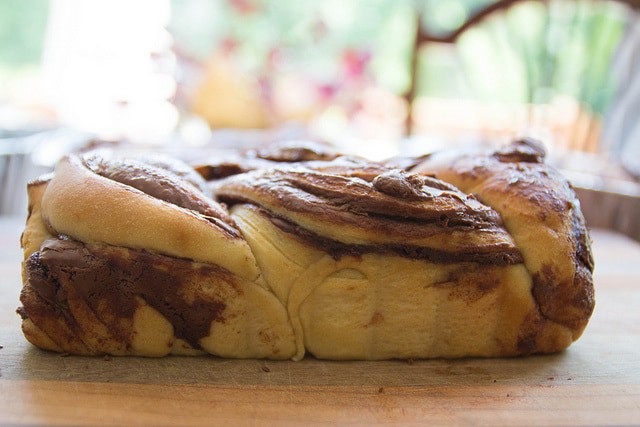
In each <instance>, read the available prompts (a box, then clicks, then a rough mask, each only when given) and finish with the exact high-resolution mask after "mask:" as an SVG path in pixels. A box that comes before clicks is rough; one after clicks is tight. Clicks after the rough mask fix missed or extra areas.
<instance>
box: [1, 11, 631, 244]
mask: <svg viewBox="0 0 640 427" xmlns="http://www.w3.org/2000/svg"><path fill="white" fill-rule="evenodd" d="M518 135H529V136H534V137H537V138H540V139H541V140H542V141H543V142H544V144H545V145H546V147H547V150H548V152H549V154H550V158H551V161H552V162H554V163H555V164H556V165H557V166H558V167H560V168H562V169H563V170H564V171H565V172H566V174H567V176H568V177H569V178H570V179H571V180H572V182H573V183H574V185H575V186H576V187H578V191H579V194H580V197H581V200H582V202H583V205H584V208H585V211H586V212H587V213H588V215H587V217H588V221H589V223H590V225H592V226H606V227H610V228H617V229H621V230H624V231H625V232H627V233H628V234H630V235H633V236H636V238H640V219H639V217H640V214H639V213H640V208H638V200H639V198H640V190H639V187H638V179H639V178H640V0H627V1H596V0H547V1H532V0H522V1H518V0H497V1H496V0H493V1H491V0H350V1H342V0H325V1H318V0H300V1H295V2H294V1H289V0H130V1H125V0H84V1H83V0H0V159H1V160H0V191H1V192H2V193H1V196H0V213H18V214H19V213H22V212H24V209H25V207H24V206H25V203H26V201H25V200H24V197H25V195H24V193H25V191H24V183H25V182H26V181H28V180H29V179H32V178H33V177H34V176H36V175H37V174H39V173H41V172H45V171H48V170H50V168H51V167H52V165H53V164H55V162H56V161H57V160H58V159H59V158H60V156H62V155H63V154H64V153H66V152H69V151H73V150H77V149H81V148H82V147H85V146H87V144H95V143H96V142H95V141H96V138H98V139H99V140H100V141H104V140H113V141H126V143H127V144H130V145H133V146H136V147H140V148H141V149H143V148H144V149H148V148H152V149H156V150H164V151H168V152H170V153H172V154H176V155H179V156H180V157H182V158H184V159H185V160H192V159H194V158H198V157H199V156H202V153H203V152H206V153H207V154H211V153H212V152H216V150H224V149H229V148H237V147H243V146H251V145H255V144H265V143H268V142H269V141H273V140H277V139H289V138H312V139H318V140H322V141H328V142H331V143H334V144H336V145H338V146H339V147H341V148H342V149H344V150H345V151H349V152H354V153H358V154H364V155H365V156H368V157H371V158H373V159H381V158H385V157H390V156H393V155H397V154H404V155H415V154H422V153H424V152H428V151H432V150H435V149H438V148H442V147H448V146H453V145H459V144H470V143H473V144H500V143H504V142H506V141H508V140H509V139H510V138H513V137H514V136H518ZM591 206H593V208H592V207H591Z"/></svg>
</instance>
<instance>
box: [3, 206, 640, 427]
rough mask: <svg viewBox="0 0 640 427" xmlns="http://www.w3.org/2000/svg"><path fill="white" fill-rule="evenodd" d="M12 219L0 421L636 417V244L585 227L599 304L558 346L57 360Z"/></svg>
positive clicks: (639, 356)
mask: <svg viewBox="0 0 640 427" xmlns="http://www.w3.org/2000/svg"><path fill="white" fill-rule="evenodd" d="M20 229H21V223H20V222H19V221H18V220H15V219H13V220H7V219H2V220H0V344H1V345H2V346H3V348H2V349H0V396H1V398H0V423H1V424H5V423H6V424H31V425H34V424H37V425H42V424H48V425H55V424H58V425H59V424H64V425H133V424H144V425H154V426H155V425H212V424H223V425H233V426H241V425H262V424H264V425H274V426H286V425H298V424H304V425H372V424H384V425H389V424H399V425H418V424H426V425H438V424H464V425H467V424H482V425H531V424H535V425H558V424H561V425H570V424H572V425H573V424H575V425H584V424H598V425H604V424H616V425H622V424H636V425H637V424H640V245H639V244H638V243H636V242H634V241H632V240H629V239H628V238H626V237H624V236H621V235H618V234H613V233H608V232H603V231H597V232H594V233H593V235H592V236H593V239H594V250H595V252H596V264H597V267H596V270H597V271H596V287H597V307H596V311H595V313H594V315H593V318H592V320H591V323H590V324H589V326H588V327H587V330H586V332H585V333H584V335H583V336H582V338H581V339H580V340H579V341H578V342H576V343H575V344H574V345H573V346H571V347H570V348H569V349H568V350H567V351H566V352H564V353H562V354H557V355H552V356H535V357H529V358H521V359H491V360H483V359H465V360H455V361H447V360H434V361H415V362H413V363H407V362H406V361H387V362H326V361H318V360H314V359H305V360H304V361H302V362H297V363H296V362H288V361H287V362H271V361H259V360H220V359H216V358H213V357H202V358H186V357H170V358H164V359H143V358H112V359H110V360H106V359H103V358H82V357H74V356H69V357H61V356H60V355H57V354H52V353H47V352H43V351H40V350H38V349H36V348H33V347H32V346H31V345H29V344H28V343H27V342H26V341H25V340H24V339H23V337H22V335H21V333H20V330H19V328H20V322H19V318H18V316H17V315H16V314H15V312H14V311H15V308H16V307H17V306H18V293H19V289H20V272H19V262H20V251H19V248H18V243H17V240H18V236H19V233H20Z"/></svg>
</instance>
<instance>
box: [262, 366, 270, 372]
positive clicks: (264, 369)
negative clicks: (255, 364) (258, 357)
mask: <svg viewBox="0 0 640 427" xmlns="http://www.w3.org/2000/svg"><path fill="white" fill-rule="evenodd" d="M262 371H263V372H271V369H269V367H268V366H263V367H262Z"/></svg>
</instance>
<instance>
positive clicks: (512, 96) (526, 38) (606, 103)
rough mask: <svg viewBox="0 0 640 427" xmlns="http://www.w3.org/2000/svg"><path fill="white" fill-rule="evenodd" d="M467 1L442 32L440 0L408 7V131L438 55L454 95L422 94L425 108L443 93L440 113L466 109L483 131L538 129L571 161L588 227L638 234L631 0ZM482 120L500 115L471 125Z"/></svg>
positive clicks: (638, 68) (639, 24)
mask: <svg viewBox="0 0 640 427" xmlns="http://www.w3.org/2000/svg"><path fill="white" fill-rule="evenodd" d="M447 3H448V2H447ZM457 3H458V4H462V3H464V2H457ZM466 3H467V4H468V3H469V2H466ZM473 3H475V4H476V5H477V4H480V5H481V6H480V7H478V8H477V9H475V10H471V11H468V13H467V16H466V17H464V19H462V20H459V23H458V25H456V26H454V27H452V28H448V29H447V30H444V31H443V30H440V31H438V30H437V29H434V28H433V27H434V25H433V19H432V18H433V17H432V16H431V15H432V14H434V10H435V9H434V7H436V6H438V5H440V6H442V5H443V4H444V2H440V3H438V4H435V3H434V2H430V1H429V0H425V2H423V3H422V5H423V7H422V8H417V9H416V13H415V20H416V34H415V40H414V45H413V53H412V60H411V69H410V72H411V80H410V86H409V88H408V90H407V92H406V94H405V98H406V101H407V104H408V105H409V106H410V112H409V116H408V118H407V123H406V126H407V133H408V134H409V135H411V134H414V133H417V132H418V131H420V130H421V129H419V125H420V119H421V117H420V114H425V113H424V111H421V110H420V105H419V104H420V102H422V103H423V104H424V102H425V101H424V98H421V97H420V92H425V89H424V88H425V86H426V87H427V88H428V85H429V83H430V82H429V81H424V76H425V75H426V76H427V77H429V76H432V75H435V73H433V72H431V73H430V72H429V70H428V68H429V66H432V67H434V64H436V65H437V64H439V63H438V59H437V57H438V55H439V54H440V55H443V57H444V58H446V61H448V64H449V65H450V69H451V71H450V76H448V77H449V78H450V79H452V81H454V82H455V83H456V84H457V86H456V87H457V88H458V89H459V93H456V94H452V95H451V94H449V95H451V96H450V99H449V100H447V101H443V100H438V99H437V98H435V97H434V98H432V99H431V100H430V102H433V103H434V106H432V107H431V108H428V109H426V112H427V114H429V113H432V114H434V115H436V116H437V114H438V106H439V105H443V106H445V107H446V106H447V105H451V103H452V102H453V105H454V106H455V105H458V107H459V108H458V109H457V110H456V108H455V107H454V108H450V110H451V113H450V114H449V115H453V116H454V117H453V118H452V120H451V122H452V123H455V120H457V119H459V120H460V121H463V120H465V118H467V119H468V118H469V117H471V118H475V119H476V120H477V121H478V122H479V123H480V127H479V128H478V129H476V131H477V132H478V133H479V134H481V138H484V139H485V140H488V141H495V140H500V139H501V138H502V139H506V138H509V137H512V136H513V135H514V134H517V133H522V132H526V133H530V134H531V133H533V135H534V136H538V137H542V139H543V140H544V142H545V143H546V144H547V147H548V149H549V151H550V152H551V161H552V162H554V163H555V164H556V165H557V166H559V167H560V168H561V169H563V168H564V169H570V170H569V173H568V176H570V177H571V179H572V182H573V184H574V185H575V186H576V187H578V193H579V195H580V198H581V201H582V204H583V210H584V212H585V216H586V217H587V222H588V223H589V225H590V226H598V227H606V228H613V229H617V230H620V231H623V232H625V233H626V234H628V235H631V236H632V237H634V238H636V239H638V240H640V184H638V182H640V0H617V1H603V0H600V1H596V0H546V1H543V0H498V1H493V2H488V1H483V0H478V1H475V2H473ZM447 7H450V6H447ZM440 65H441V63H440ZM425 69H427V70H426V72H425ZM441 74H442V72H441V73H440V75H441ZM426 92H427V93H428V92H429V90H426ZM431 92H433V90H432V91H431ZM445 97H446V95H445ZM455 98H458V99H463V98H467V99H468V101H452V99H455ZM469 100H473V101H469ZM456 103H458V104H456ZM467 107H468V108H467ZM423 110H425V109H423ZM458 111H459V113H460V115H459V117H455V114H456V113H457V112H458ZM492 112H495V115H494V116H491V113H492ZM496 118H498V119H500V120H496ZM427 119H428V118H427ZM434 120H435V119H432V121H431V122H430V123H433V121H434ZM491 121H501V123H500V125H499V126H498V128H497V129H495V128H491V126H490V125H487V126H486V128H485V127H482V126H484V125H485V123H486V122H491ZM436 125H437V123H436ZM422 130H424V129H422ZM426 130H427V131H428V130H429V129H426ZM634 180H635V181H636V182H634ZM623 187H624V188H623ZM605 205H606V206H605Z"/></svg>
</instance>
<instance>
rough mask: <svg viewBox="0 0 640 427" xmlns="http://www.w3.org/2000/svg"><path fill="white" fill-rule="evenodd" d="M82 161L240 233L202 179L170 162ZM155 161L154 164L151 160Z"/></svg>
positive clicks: (87, 158)
mask: <svg viewBox="0 0 640 427" xmlns="http://www.w3.org/2000/svg"><path fill="white" fill-rule="evenodd" d="M82 162H83V164H84V165H85V166H86V167H87V168H88V169H90V170H91V171H93V172H94V173H96V174H98V175H100V176H103V177H105V178H108V179H111V180H113V181H116V182H119V183H121V184H124V185H127V186H130V187H133V188H135V189H137V190H140V191H142V192H143V193H145V194H147V195H149V196H151V197H155V198H157V199H160V200H163V201H165V202H167V203H171V204H173V205H176V206H179V207H181V208H184V209H189V210H191V211H193V212H197V213H198V214H201V215H202V216H204V217H206V218H207V219H208V220H209V221H211V222H212V223H213V224H215V225H216V226H218V227H219V228H221V229H222V230H224V231H225V232H226V233H227V234H229V235H230V236H233V237H239V236H240V234H239V232H238V230H237V228H236V226H235V223H234V222H233V220H232V219H231V217H230V216H229V215H228V213H227V212H226V211H225V210H224V208H223V207H222V206H220V205H219V204H217V203H216V202H214V201H213V200H211V199H210V198H208V197H207V196H205V195H204V193H203V192H202V191H203V187H204V185H205V184H204V182H202V180H201V179H198V178H200V177H199V176H198V175H197V174H195V177H193V176H192V175H190V174H188V173H187V172H186V171H185V168H186V165H185V167H181V168H177V167H176V166H175V163H176V161H173V162H172V163H171V164H169V163H166V162H161V161H159V162H158V161H156V162H154V161H153V160H151V161H142V160H136V159H113V160H107V159H104V158H102V157H98V156H85V157H83V158H82ZM152 163H155V164H152Z"/></svg>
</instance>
